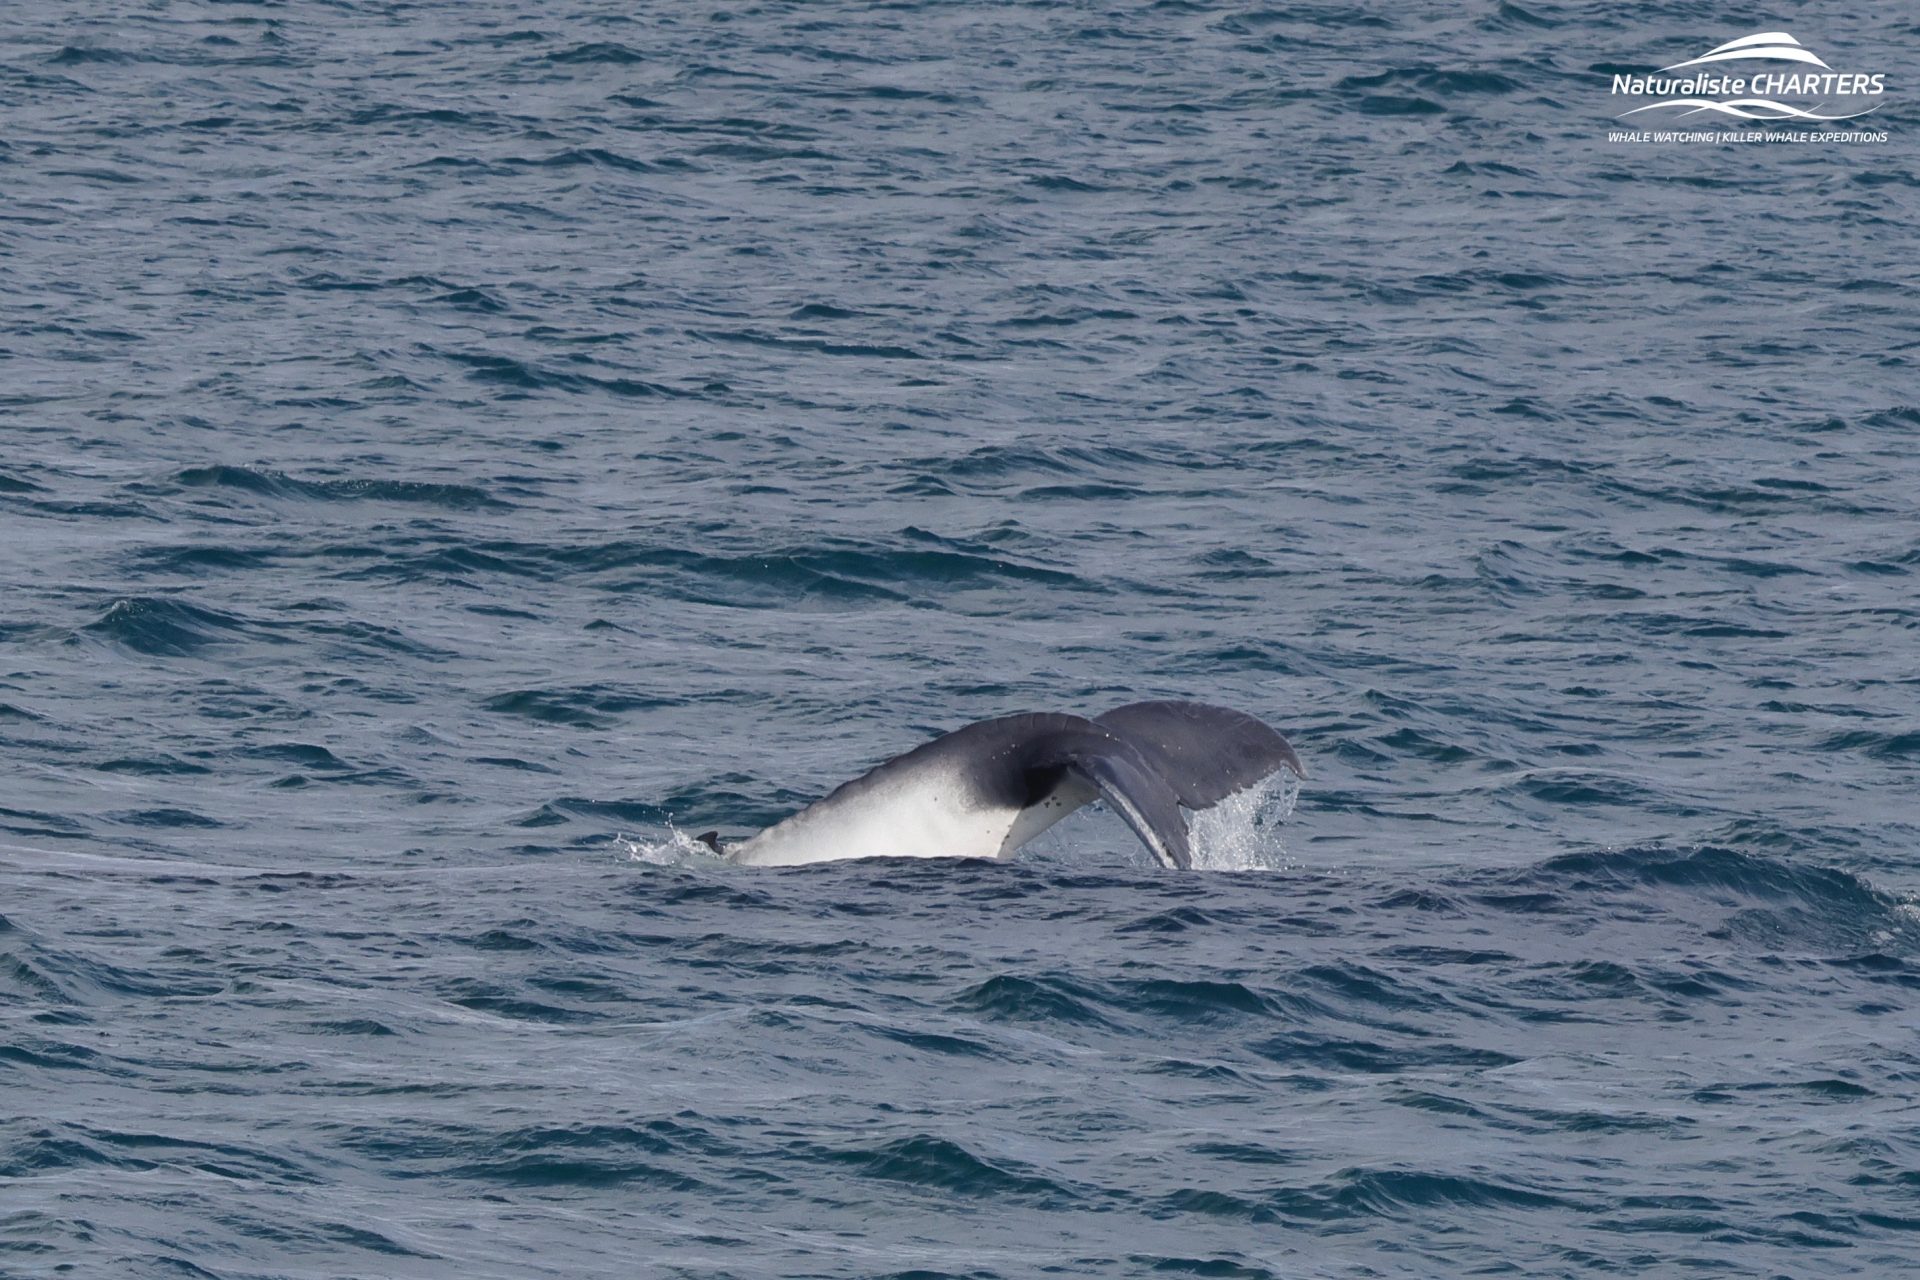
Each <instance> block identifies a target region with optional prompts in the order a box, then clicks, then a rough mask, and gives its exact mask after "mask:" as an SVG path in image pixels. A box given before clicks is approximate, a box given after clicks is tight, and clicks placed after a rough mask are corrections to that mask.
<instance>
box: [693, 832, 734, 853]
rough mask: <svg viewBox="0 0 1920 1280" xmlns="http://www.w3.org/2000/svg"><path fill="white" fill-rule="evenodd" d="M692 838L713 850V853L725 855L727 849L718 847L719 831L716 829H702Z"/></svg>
mask: <svg viewBox="0 0 1920 1280" xmlns="http://www.w3.org/2000/svg"><path fill="white" fill-rule="evenodd" d="M694 839H695V840H698V841H699V842H700V843H701V844H703V845H705V846H707V848H709V849H711V850H713V851H714V853H716V854H718V855H719V856H720V857H722V858H724V857H726V856H727V851H726V850H725V849H722V848H721V847H720V833H719V832H718V831H702V832H701V833H700V834H699V835H697V836H695V837H694Z"/></svg>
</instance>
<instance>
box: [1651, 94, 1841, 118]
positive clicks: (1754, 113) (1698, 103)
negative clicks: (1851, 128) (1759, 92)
mask: <svg viewBox="0 0 1920 1280" xmlns="http://www.w3.org/2000/svg"><path fill="white" fill-rule="evenodd" d="M1661 107H1691V108H1693V110H1691V111H1689V112H1687V114H1688V115H1690V116H1694V115H1699V114H1700V113H1701V112H1702V111H1717V112H1719V113H1720V114H1722V115H1728V116H1734V117H1736V118H1737V119H1741V120H1857V119H1859V118H1860V117H1861V116H1870V115H1872V114H1873V113H1874V112H1875V111H1878V110H1879V108H1878V107H1868V108H1867V109H1866V110H1865V111H1855V112H1853V113H1851V114H1849V115H1844V116H1823V115H1820V114H1818V113H1817V112H1813V111H1805V110H1802V109H1801V108H1799V107H1795V106H1790V105H1788V104H1787V103H1784V102H1775V101H1774V100H1773V99H1772V98H1733V99H1730V100H1728V101H1726V102H1714V101H1712V100H1710V99H1707V98H1668V99H1667V100H1666V101H1664V102H1650V103H1648V104H1647V105H1646V106H1644V107H1635V108H1634V109H1633V110H1631V111H1622V112H1621V113H1620V115H1619V116H1618V117H1617V118H1618V119H1622V120H1624V119H1625V118H1626V117H1628V116H1632V115H1638V114H1640V113H1641V112H1642V111H1658V110H1659V109H1660V108H1661ZM1754 108H1764V109H1766V110H1767V111H1769V112H1772V113H1773V114H1770V115H1763V114H1761V113H1760V111H1758V110H1754Z"/></svg>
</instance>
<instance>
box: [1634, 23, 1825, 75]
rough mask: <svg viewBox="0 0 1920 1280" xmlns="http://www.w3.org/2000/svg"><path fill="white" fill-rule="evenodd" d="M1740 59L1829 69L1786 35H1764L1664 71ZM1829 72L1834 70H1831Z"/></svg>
mask: <svg viewBox="0 0 1920 1280" xmlns="http://www.w3.org/2000/svg"><path fill="white" fill-rule="evenodd" d="M1736 58H1768V59H1771V60H1773V61H1775V62H1808V63H1812V64H1813V65H1814V66H1816V67H1826V66H1827V64H1826V63H1824V62H1822V61H1821V60H1820V59H1819V57H1818V56H1816V55H1815V54H1814V53H1813V51H1812V50H1810V49H1808V48H1806V47H1805V46H1804V45H1802V44H1801V43H1800V42H1799V41H1798V40H1795V39H1794V38H1793V37H1792V36H1790V35H1788V34H1787V33H1786V32H1784V31H1761V32H1758V33H1756V34H1754V35H1750V36H1741V37H1740V38H1739V39H1738V40H1729V41H1727V42H1726V43H1725V44H1723V45H1719V46H1716V47H1715V48H1712V49H1709V50H1707V51H1706V52H1705V53H1703V54H1701V55H1700V56H1699V57H1697V58H1689V59H1688V60H1687V61H1685V62H1676V63H1674V64H1673V65H1672V66H1670V67H1662V68H1660V69H1661V70H1662V71H1678V70H1680V68H1682V67H1698V66H1701V65H1703V64H1705V63H1709V62H1731V61H1733V60H1734V59H1736ZM1827 70H1829V71H1831V70H1833V68H1832V67H1827Z"/></svg>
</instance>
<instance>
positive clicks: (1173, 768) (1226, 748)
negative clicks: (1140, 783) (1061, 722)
mask: <svg viewBox="0 0 1920 1280" xmlns="http://www.w3.org/2000/svg"><path fill="white" fill-rule="evenodd" d="M1094 723H1095V724H1099V725H1104V726H1105V727H1107V728H1109V729H1112V730H1113V731H1114V732H1116V733H1118V734H1120V735H1121V736H1123V737H1125V738H1127V739H1128V740H1129V741H1131V742H1132V743H1133V745H1134V746H1135V747H1137V748H1138V749H1139V750H1140V752H1141V753H1142V754H1143V755H1145V756H1146V757H1147V759H1148V760H1149V761H1151V762H1152V763H1153V765H1154V767H1155V768H1156V769H1157V770H1158V771H1159V773H1160V776H1161V777H1163V778H1165V779H1166V780H1167V782H1168V783H1169V784H1170V785H1171V786H1172V787H1173V789H1174V791H1175V792H1176V793H1177V794H1178V795H1179V797H1180V803H1181V804H1183V805H1185V806H1186V807H1187V808H1189V809H1206V808H1209V807H1211V806H1213V805H1216V804H1218V803H1220V801H1222V800H1224V799H1226V798H1227V797H1228V796H1230V795H1232V794H1233V793H1234V792H1236V791H1244V790H1246V789H1247V788H1248V787H1250V786H1252V785H1253V784H1254V783H1256V782H1258V781H1260V780H1261V779H1262V778H1266V777H1270V776H1272V775H1273V774H1274V773H1276V772H1278V771H1279V770H1280V768H1281V766H1283V765H1284V766H1285V767H1287V768H1289V769H1291V770H1293V775H1294V776H1295V777H1296V778H1304V777H1306V776H1307V771H1306V769H1305V768H1303V767H1302V766H1301V764H1300V757H1299V756H1297V755H1295V754H1294V750H1293V745H1292V744H1291V743H1289V742H1288V741H1287V740H1286V739H1285V738H1283V737H1281V736H1280V735H1279V734H1277V733H1275V732H1274V731H1273V730H1272V729H1270V728H1268V727H1267V726H1266V725H1265V724H1263V723H1261V722H1260V721H1258V720H1256V719H1254V718H1253V717H1252V716H1250V715H1248V714H1246V713H1245V712H1244V711H1233V710H1230V709H1228V708H1226V707H1211V706H1208V705H1207V704H1206V703H1204V702H1131V703H1128V704H1127V705H1126V706H1124V707H1115V708H1114V709H1113V710H1111V711H1109V712H1107V713H1106V714H1105V715H1102V716H1095V717H1094Z"/></svg>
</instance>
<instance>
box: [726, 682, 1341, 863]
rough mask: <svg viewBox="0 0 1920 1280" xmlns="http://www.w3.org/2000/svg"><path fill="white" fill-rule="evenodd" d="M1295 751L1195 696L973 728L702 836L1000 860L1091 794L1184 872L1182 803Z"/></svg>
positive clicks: (1240, 782) (1211, 799)
mask: <svg viewBox="0 0 1920 1280" xmlns="http://www.w3.org/2000/svg"><path fill="white" fill-rule="evenodd" d="M1283 767H1284V768H1288V769H1291V770H1292V771H1293V772H1294V774H1295V776H1297V777H1302V778H1304V777H1305V776H1306V771H1305V769H1303V768H1302V767H1301V764H1300V757H1299V756H1298V755H1296V754H1295V753H1294V750H1293V747H1292V746H1291V745H1290V744H1289V743H1288V742H1287V740H1286V739H1285V738H1283V737H1281V736H1280V735H1279V734H1278V733H1276V732H1274V731H1273V730H1272V729H1270V728H1268V727H1267V726H1266V725H1265V724H1263V723H1261V722H1260V721H1259V720H1256V719H1254V718H1253V717H1252V716H1250V715H1246V714H1244V713H1242V712H1239V711H1231V710H1228V709H1227V708H1225V707H1213V706H1208V705H1206V704H1205V703H1200V702H1135V703H1130V704H1128V705H1127V706H1124V707H1116V708H1115V709H1114V710H1112V711H1109V712H1107V713H1106V714H1105V715H1101V716H1095V717H1093V718H1092V719H1087V718H1086V717H1083V716H1076V715H1067V714H1064V713H1060V712H1048V711H1041V712H1028V713H1026V714H1022V715H1011V716H1001V717H999V718H998V719H994V720H982V721H980V722H979V723H977V724H970V725H968V726H967V727H966V728H964V729H956V730H954V731H953V732H952V733H949V734H946V735H945V736H943V737H939V738H935V739H934V740H933V741H932V742H929V743H926V744H924V745H923V746H919V747H915V748H914V749H913V750H911V751H909V752H907V753H906V754H905V755H901V756H895V757H894V758H893V759H891V760H889V761H887V762H886V763H885V764H883V765H880V766H879V767H877V768H875V769H873V770H872V771H871V772H869V773H867V774H864V775H863V776H861V777H858V778H855V779H854V780H853V781H851V782H848V783H845V784H843V785H841V786H840V787H838V788H836V789H835V790H834V791H833V792H832V793H830V794H829V795H827V796H825V797H824V798H822V799H820V800H818V801H815V802H814V803H813V804H811V805H808V806H807V807H806V808H805V809H802V810H801V811H800V812H798V813H796V814H794V815H793V816H792V817H790V818H787V819H786V820H784V821H782V822H778V823H776V824H774V825H773V826H771V827H768V828H767V829H766V830H765V831H762V832H760V834H758V835H756V836H752V837H750V838H749V839H746V840H741V841H737V842H731V843H723V842H722V841H721V839H720V837H719V833H718V832H713V831H709V832H707V833H706V834H704V835H702V836H701V837H700V839H701V840H702V841H704V842H706V844H707V845H708V846H709V847H710V848H712V849H713V851H714V852H716V853H718V854H720V855H721V856H723V857H725V858H727V859H729V860H730V861H733V862H738V863H743V864H746V865H749V866H760V867H788V866H799V865H801V864H804V863H810V862H830V861H835V860H838V859H842V858H881V857H894V858H1007V857H1011V856H1012V855H1013V852H1014V851H1015V850H1016V849H1018V848H1020V846H1021V845H1023V844H1025V843H1027V841H1029V840H1031V839H1033V838H1034V837H1035V836H1037V835H1039V834H1040V833H1041V832H1042V831H1045V830H1046V829H1047V828H1048V827H1051V826H1052V825H1053V824H1054V823H1056V822H1058V821H1060V819H1062V818H1064V817H1066V816H1067V815H1068V814H1070V813H1072V812H1073V811H1074V810H1075V809H1078V808H1080V806H1082V805H1084V804H1086V803H1088V802H1089V801H1091V800H1094V799H1096V798H1098V799H1101V800H1104V801H1106V802H1107V805H1108V807H1110V808H1111V809H1112V810H1113V811H1114V812H1115V813H1117V814H1119V815H1120V817H1121V818H1122V819H1124V820H1125V822H1126V824H1127V825H1128V826H1129V827H1131V828H1133V832H1134V834H1135V835H1137V836H1139V837H1140V841H1141V843H1142V844H1144V845H1146V846H1147V850H1148V852H1150V853H1151V854H1153V856H1154V858H1155V859H1157V860H1158V861H1159V862H1160V863H1161V865H1163V866H1167V867H1178V868H1182V869H1186V868H1190V867H1192V865H1193V855H1192V851H1191V850H1190V848H1189V847H1188V842H1187V819H1186V815H1185V813H1183V812H1182V810H1183V809H1186V810H1194V811H1198V810H1202V809H1207V808H1211V807H1212V806H1213V805H1215V804H1218V803H1219V802H1220V801H1221V800H1223V799H1225V798H1226V797H1228V796H1230V795H1233V794H1235V793H1237V792H1240V791H1244V790H1246V789H1247V788H1248V787H1251V786H1253V785H1254V784H1256V783H1258V782H1261V781H1262V780H1264V779H1266V778H1268V777H1270V776H1272V775H1273V774H1274V773H1276V772H1278V771H1279V770H1280V769H1281V768H1283Z"/></svg>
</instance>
